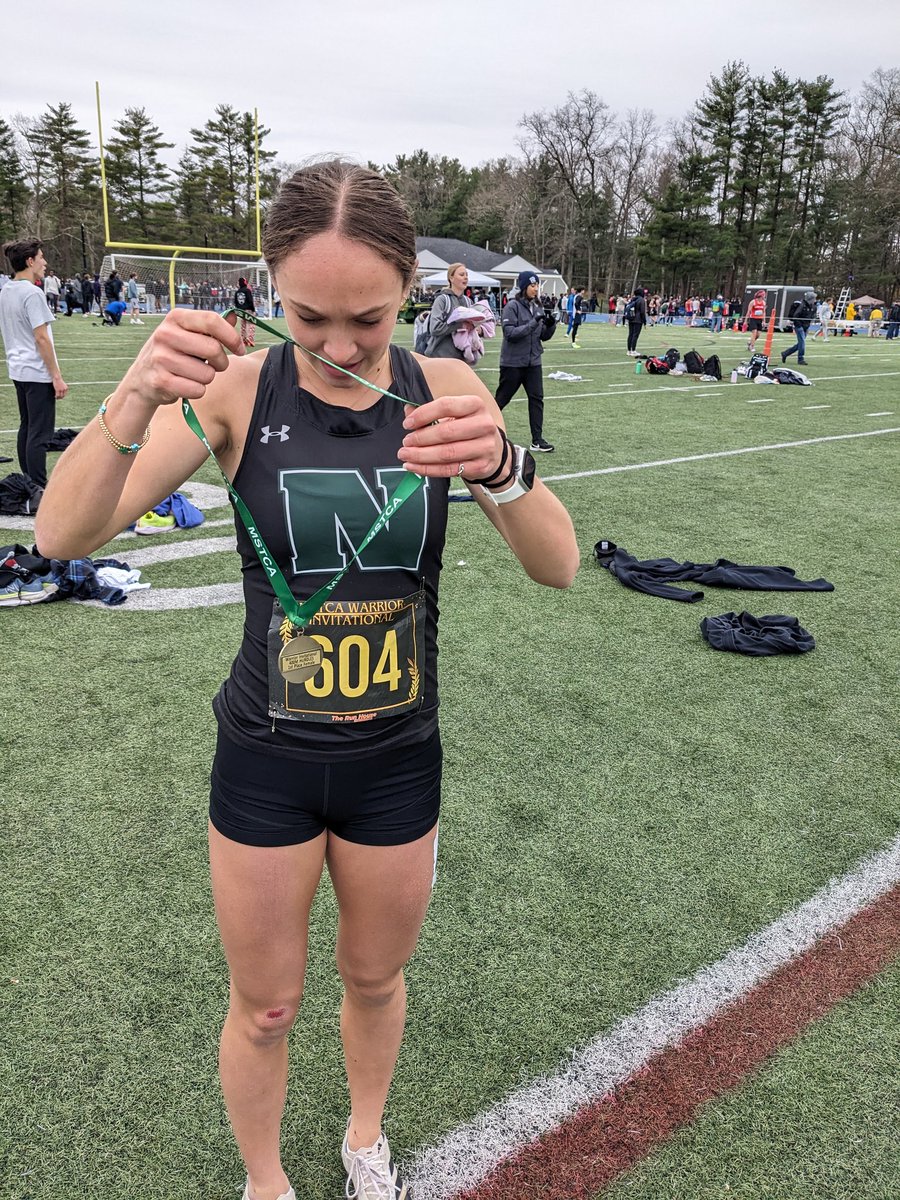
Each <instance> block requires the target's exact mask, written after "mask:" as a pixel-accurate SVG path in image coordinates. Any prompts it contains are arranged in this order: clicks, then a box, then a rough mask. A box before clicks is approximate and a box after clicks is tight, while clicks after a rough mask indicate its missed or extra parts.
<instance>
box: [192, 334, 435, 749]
mask: <svg viewBox="0 0 900 1200" xmlns="http://www.w3.org/2000/svg"><path fill="white" fill-rule="evenodd" d="M390 363H391V374H392V382H391V383H390V385H389V389H390V391H392V392H395V393H396V394H397V395H399V396H409V397H410V399H411V400H415V401H417V402H418V403H420V404H421V403H426V402H427V401H429V400H431V399H432V398H433V397H432V395H431V392H430V390H429V388H428V384H427V383H426V381H425V377H424V375H423V374H422V371H421V369H420V367H419V365H418V363H417V362H416V361H415V359H414V358H413V357H412V355H411V354H410V353H409V352H408V351H407V350H404V349H402V348H401V347H399V346H393V345H392V346H391V347H390ZM404 415H405V414H404V409H403V406H402V405H401V404H399V403H398V402H397V401H396V400H392V399H390V398H389V397H387V396H381V397H379V399H378V400H377V402H376V403H375V404H373V405H372V407H371V408H367V409H365V410H363V411H361V412H354V411H352V410H350V409H346V408H340V407H336V406H334V405H330V404H326V403H325V402H324V401H322V400H320V399H318V398H317V397H316V396H314V395H313V394H312V393H311V392H308V391H306V390H305V389H304V388H301V387H300V386H299V385H298V383H297V369H296V363H295V360H294V352H293V347H292V345H291V344H290V343H287V342H286V343H284V344H283V345H279V346H276V347H273V348H272V349H271V350H269V352H268V355H267V356H266V361H265V363H264V364H263V367H262V370H261V372H260V377H259V384H258V387H257V392H256V402H255V404H254V408H253V415H252V417H251V419H250V427H249V429H248V432H247V441H246V445H245V448H244V453H243V456H242V458H241V462H240V465H239V467H238V470H237V473H236V475H235V478H234V485H235V488H236V489H237V491H238V492H239V494H240V495H241V497H242V499H243V500H244V502H245V503H246V505H247V507H248V508H249V510H250V512H251V513H252V515H253V518H254V521H255V523H256V525H257V526H258V529H259V532H260V534H261V535H262V538H263V540H264V542H265V543H266V545H267V546H268V548H269V551H270V553H271V554H272V556H273V557H274V558H275V560H276V562H277V563H278V565H279V566H280V568H281V570H282V572H283V573H284V576H285V578H286V579H287V581H288V586H289V587H290V589H291V592H292V594H293V595H294V596H295V597H296V598H297V599H298V600H300V601H301V602H302V601H303V600H306V599H308V598H309V596H311V595H312V594H313V592H315V591H317V590H318V589H319V588H321V587H322V586H323V585H324V584H325V583H327V582H328V580H329V579H330V578H331V577H332V576H333V575H334V574H335V573H336V572H337V571H338V570H339V569H340V568H341V567H342V566H343V565H344V563H345V562H346V561H347V559H348V558H350V557H352V555H353V553H354V552H355V550H356V549H357V548H358V547H359V545H360V543H361V541H362V539H363V537H364V535H365V533H366V532H367V531H368V529H369V528H370V527H371V525H372V524H373V522H374V520H375V518H376V516H377V515H378V513H379V512H380V511H381V509H382V508H383V507H384V505H385V503H386V502H387V499H388V497H389V496H390V495H392V494H393V492H394V490H395V489H396V487H397V484H398V483H399V482H400V480H401V479H402V478H403V477H404V475H405V472H404V470H403V468H402V467H401V466H400V463H399V461H398V459H397V450H398V448H399V446H400V443H401V442H402V440H403V437H404V434H405V430H404V429H403V417H404ZM448 488H449V481H448V480H440V479H426V481H425V485H424V486H423V487H421V488H420V489H419V490H418V491H417V492H416V493H414V495H413V496H411V497H410V498H409V499H408V500H407V501H406V503H405V504H404V505H403V507H402V508H401V509H400V510H399V511H398V512H397V513H396V514H395V516H394V517H393V518H392V519H391V521H390V523H389V524H388V525H387V526H386V527H385V528H384V529H382V530H381V532H380V533H379V534H378V535H377V536H376V537H375V538H374V539H373V541H372V542H371V543H370V545H369V546H368V547H367V549H366V550H365V551H364V552H363V554H362V556H361V557H360V558H359V559H358V560H357V561H356V562H355V563H353V565H352V566H351V567H350V569H349V571H348V572H347V574H346V575H345V576H344V578H343V579H342V580H341V582H340V583H339V584H338V586H337V588H336V589H335V591H334V592H333V593H332V596H331V598H330V600H329V601H328V602H327V603H326V604H325V605H324V606H323V608H322V610H320V612H319V614H317V616H316V617H315V618H314V620H313V622H312V624H311V625H310V626H309V628H308V633H310V634H312V635H314V636H317V637H318V638H319V639H321V642H320V644H322V645H323V647H324V648H325V651H326V653H325V659H326V662H325V665H324V667H323V668H322V669H321V670H320V672H319V674H318V675H317V676H316V677H315V679H313V680H311V681H309V682H308V683H306V684H300V685H291V688H290V689H289V690H288V689H287V685H285V683H284V681H283V680H282V679H281V677H280V675H279V674H278V671H277V667H276V665H275V661H274V658H273V646H274V652H275V654H276V655H277V649H278V646H277V645H276V644H275V643H276V642H277V639H278V637H279V627H280V621H281V620H282V619H283V617H282V615H281V613H280V608H277V607H276V606H275V594H274V592H273V590H272V586H271V583H270V582H269V579H268V576H267V575H266V572H265V570H264V568H263V566H262V564H261V563H260V561H259V558H258V557H257V555H256V552H255V550H254V549H253V545H252V543H251V541H250V538H249V536H248V534H247V531H246V530H245V528H244V525H243V522H242V521H241V520H240V519H239V518H237V517H236V519H235V526H236V529H237V542H238V550H239V552H240V555H241V560H242V566H241V571H242V574H243V587H244V598H245V602H246V609H247V611H246V619H245V622H244V639H243V642H242V644H241V648H240V650H239V652H238V655H237V658H236V659H235V661H234V664H233V665H232V668H231V674H230V675H229V677H228V678H227V679H226V680H225V682H224V683H223V685H222V688H221V690H220V691H219V694H218V695H217V696H216V698H215V701H214V702H213V708H214V711H215V713H216V717H217V718H218V720H219V722H220V723H221V725H222V726H223V727H224V729H225V730H226V732H227V733H228V736H229V737H230V738H232V739H233V740H234V741H236V742H238V743H239V744H241V745H245V746H247V747H249V748H252V749H259V748H260V745H261V744H263V745H265V747H267V748H268V749H269V750H271V752H272V753H274V754H278V755H281V756H286V757H292V756H297V757H300V758H306V759H312V760H317V761H329V760H331V759H335V758H356V757H361V756H363V755H365V754H371V753H375V752H380V751H383V750H387V749H391V748H394V747H402V746H406V745H411V744H414V743H416V742H420V741H424V740H425V739H426V738H427V737H429V736H430V735H431V734H432V733H433V732H434V729H435V727H436V725H437V707H438V695H437V625H438V580H439V577H440V570H441V553H442V551H443V547H444V537H445V533H446V525H447V492H448ZM273 610H274V611H273ZM392 621H396V622H398V623H397V624H396V625H393V624H391V622H392ZM283 628H285V630H286V627H283ZM288 636H289V631H285V632H284V633H283V636H282V640H284V639H286V638H287V637H288Z"/></svg>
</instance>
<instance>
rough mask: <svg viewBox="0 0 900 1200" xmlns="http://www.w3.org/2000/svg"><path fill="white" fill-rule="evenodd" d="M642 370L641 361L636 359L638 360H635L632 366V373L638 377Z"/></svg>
mask: <svg viewBox="0 0 900 1200" xmlns="http://www.w3.org/2000/svg"><path fill="white" fill-rule="evenodd" d="M643 369H644V364H643V362H642V361H641V359H639V358H638V359H636V360H635V364H634V373H635V375H640V373H641V371H643Z"/></svg>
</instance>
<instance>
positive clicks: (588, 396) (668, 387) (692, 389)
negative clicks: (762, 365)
mask: <svg viewBox="0 0 900 1200" xmlns="http://www.w3.org/2000/svg"><path fill="white" fill-rule="evenodd" d="M891 375H900V371H875V372H873V373H872V374H871V375H819V376H817V377H816V378H815V379H814V380H813V383H820V382H823V381H832V380H835V379H843V380H846V381H847V382H848V383H849V382H852V381H853V380H855V379H885V378H888V377H889V376H891ZM551 382H555V380H553V381H551ZM608 386H609V387H618V386H619V385H618V384H612V383H611V384H609V385H608ZM739 386H740V385H739V384H726V385H725V388H733V387H734V388H736V387H739ZM770 386H772V387H776V386H778V385H776V384H772V385H770ZM698 387H699V385H698V384H696V383H676V384H671V383H669V384H665V383H663V384H657V385H656V386H651V387H644V388H638V389H637V390H636V391H635V392H634V395H636V396H644V395H650V394H652V393H653V392H683V393H685V394H686V395H692V396H696V395H698V394H699V392H698V390H696V389H698ZM725 388H723V391H724V390H725ZM704 390H705V389H704ZM619 394H620V393H619V392H611V391H604V392H570V393H566V392H560V393H558V394H557V393H554V394H553V395H550V394H547V395H545V396H544V399H545V400H546V401H552V402H554V403H555V402H556V401H558V400H592V399H597V398H600V397H603V396H618V395H619ZM716 394H717V395H718V394H720V393H718V392H717V393H716ZM730 394H731V393H729V395H730ZM772 399H774V397H772ZM527 400H528V397H527V396H515V397H514V398H513V400H512V401H511V403H512V404H525V403H526V402H527ZM750 403H754V401H750Z"/></svg>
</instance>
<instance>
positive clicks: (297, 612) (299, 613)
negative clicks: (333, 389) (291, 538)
mask: <svg viewBox="0 0 900 1200" xmlns="http://www.w3.org/2000/svg"><path fill="white" fill-rule="evenodd" d="M230 313H236V314H237V315H238V316H239V317H240V318H241V320H242V321H252V322H253V323H254V325H258V326H259V328H260V329H265V331H266V332H267V333H271V334H273V335H274V336H275V337H277V338H281V340H282V341H284V342H291V343H292V344H293V345H294V346H298V347H299V348H300V349H301V350H302V351H303V353H304V354H309V355H310V356H311V357H312V358H316V359H318V360H319V362H323V363H326V364H327V365H328V366H329V367H333V368H334V369H335V370H336V371H343V372H344V374H345V375H349V376H350V377H351V379H355V380H356V381H357V383H362V384H364V385H365V386H366V387H367V388H371V389H372V391H373V392H380V393H381V395H382V396H389V397H390V398H391V399H392V400H399V401H400V403H401V404H411V405H414V406H418V401H415V400H404V399H403V398H402V396H396V395H394V393H393V392H389V391H387V389H386V388H383V387H379V386H378V385H377V384H375V383H369V381H368V380H367V379H363V378H362V377H361V376H359V375H354V374H353V372H352V371H347V370H345V368H344V367H339V366H338V365H337V363H333V362H331V360H330V359H327V358H323V357H322V355H321V354H316V353H314V352H313V351H312V350H307V349H306V348H305V347H304V346H301V345H300V343H299V342H295V341H294V339H293V338H292V337H288V336H286V335H285V334H283V333H282V332H281V331H280V330H278V329H275V328H274V327H273V326H272V325H267V324H266V323H265V321H261V320H260V319H259V317H257V316H256V314H255V313H247V312H243V311H242V310H241V309H234V308H229V309H226V310H225V312H224V313H223V314H222V315H223V317H227V316H228V315H229V314H230ZM181 409H182V412H183V413H184V419H185V421H186V422H187V424H188V426H189V428H190V429H192V430H193V432H194V433H195V434H196V435H197V437H198V438H199V439H200V441H201V442H202V443H203V445H204V446H205V447H206V449H207V450H208V451H209V453H210V456H211V458H212V460H213V462H214V463H215V464H216V466H217V467H218V468H219V473H220V475H221V476H222V479H223V480H224V481H225V486H226V488H227V489H228V493H229V495H230V496H231V498H232V500H233V501H234V507H235V509H236V511H237V513H238V516H239V517H240V518H241V520H242V521H243V522H244V527H245V529H246V530H247V533H248V535H249V537H250V541H251V542H252V543H253V548H254V549H255V550H256V553H257V556H258V558H259V561H260V562H261V563H262V567H263V570H264V571H265V573H266V575H268V577H269V581H270V583H271V584H272V589H273V591H274V592H275V595H276V596H277V597H278V600H279V601H280V603H281V607H282V608H283V609H284V613H285V616H286V617H287V618H288V620H289V621H290V622H291V624H292V625H293V626H295V627H296V628H297V629H303V628H304V627H305V626H306V625H307V624H308V622H309V621H311V620H312V618H313V617H314V616H315V614H316V613H317V612H318V611H319V609H320V608H321V607H322V605H323V604H324V603H325V601H326V600H327V599H328V597H329V596H330V595H331V593H332V592H333V591H334V589H335V588H336V587H337V585H338V584H339V583H340V582H341V580H342V579H343V578H344V576H345V575H346V574H347V572H348V571H349V570H350V568H351V567H352V566H353V564H354V563H355V562H356V560H357V559H358V558H359V556H360V555H361V554H362V552H363V551H364V550H365V548H366V546H368V544H369V542H371V541H372V539H373V538H374V537H375V536H376V535H377V534H378V533H380V532H381V530H382V529H383V528H384V527H385V525H386V524H387V523H388V521H390V519H391V517H393V516H394V514H395V513H396V512H397V511H398V509H399V508H400V506H401V505H402V504H404V503H405V502H406V501H407V500H408V499H409V497H410V496H412V495H414V493H415V492H417V491H418V489H419V488H420V487H421V486H422V484H423V483H424V482H425V479H424V477H423V476H421V475H414V474H413V473H412V472H409V473H408V474H407V475H406V477H405V478H404V479H401V480H400V483H399V484H398V485H397V487H396V489H395V490H394V493H393V495H392V496H391V497H390V499H389V500H388V502H387V504H386V505H385V506H384V508H383V509H382V510H381V512H380V513H379V514H378V516H377V517H376V518H375V523H374V524H373V526H372V528H371V529H370V530H369V532H368V533H367V534H366V536H365V537H364V538H363V540H362V542H361V543H360V546H359V549H358V550H357V551H356V553H355V554H354V555H353V557H352V558H351V559H349V560H348V561H347V563H346V565H345V566H343V567H342V568H341V570H340V571H338V573H337V574H336V575H335V576H334V577H333V578H332V579H329V580H328V582H327V583H326V584H325V585H324V587H320V588H319V590H318V591H317V592H315V593H314V594H313V595H312V596H310V598H309V599H308V600H306V601H304V602H303V604H298V603H297V601H296V599H295V598H294V595H293V593H292V592H291V589H290V588H289V587H288V582H287V580H286V579H285V577H284V574H283V572H282V570H281V568H280V567H279V566H278V564H277V563H276V561H275V559H274V558H273V557H272V555H271V554H270V552H269V548H268V546H267V545H266V543H265V542H264V541H263V539H262V535H261V534H260V532H259V530H258V529H257V527H256V522H255V521H254V520H253V515H252V514H251V512H250V509H249V508H248V507H247V505H246V504H245V503H244V501H243V500H242V499H241V498H240V496H239V495H238V493H237V492H236V491H235V489H234V486H233V485H232V483H231V480H230V479H229V478H228V476H227V475H226V474H225V472H224V471H223V470H222V467H221V465H220V464H219V460H218V459H217V458H216V455H215V452H214V450H213V448H212V446H211V445H210V444H209V440H208V439H207V436H206V434H205V433H204V432H203V426H202V425H201V424H200V422H199V420H198V419H197V414H196V413H195V412H194V408H193V405H192V404H191V402H190V400H182V401H181Z"/></svg>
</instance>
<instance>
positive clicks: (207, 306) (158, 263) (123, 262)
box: [100, 250, 273, 317]
mask: <svg viewBox="0 0 900 1200" xmlns="http://www.w3.org/2000/svg"><path fill="white" fill-rule="evenodd" d="M111 271H117V272H118V273H119V277H120V278H121V280H122V282H123V283H124V284H126V285H127V283H128V280H129V279H130V277H131V275H132V274H134V275H135V276H136V278H137V285H138V301H139V304H140V308H141V313H142V314H147V315H148V316H151V317H153V316H165V314H166V313H167V312H168V311H169V309H170V308H172V307H174V306H176V305H177V306H179V307H184V308H197V309H202V310H210V311H212V312H221V311H222V310H223V309H225V308H228V306H229V305H230V304H231V301H232V299H233V298H234V293H235V290H236V289H237V286H238V280H239V279H241V278H244V279H246V280H247V282H248V283H249V284H250V286H251V287H252V288H253V298H254V302H255V304H256V308H257V311H258V312H259V314H260V316H272V315H273V313H272V303H273V297H272V277H271V275H270V273H269V268H268V267H267V266H266V264H265V261H264V260H263V259H261V258H257V259H247V260H246V261H242V260H240V259H238V260H234V259H230V258H219V257H218V256H217V255H210V254H200V255H197V254H191V255H186V254H179V255H176V254H171V255H162V254H129V253H125V252H123V251H121V250H115V251H112V250H110V251H109V252H108V253H107V254H106V255H105V257H104V259H103V265H102V267H101V268H100V283H101V285H102V284H105V283H106V281H107V279H108V278H109V275H110V272H111ZM126 292H127V286H126V289H124V290H123V294H122V299H123V300H126V301H127V299H128V297H127V294H126Z"/></svg>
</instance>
